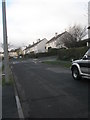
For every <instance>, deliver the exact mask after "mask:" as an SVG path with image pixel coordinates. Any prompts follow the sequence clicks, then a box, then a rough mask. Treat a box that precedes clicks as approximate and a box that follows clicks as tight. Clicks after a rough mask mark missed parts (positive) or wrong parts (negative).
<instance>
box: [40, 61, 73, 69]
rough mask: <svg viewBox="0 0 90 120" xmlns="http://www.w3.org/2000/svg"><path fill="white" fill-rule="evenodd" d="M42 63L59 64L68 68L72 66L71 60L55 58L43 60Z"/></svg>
mask: <svg viewBox="0 0 90 120" xmlns="http://www.w3.org/2000/svg"><path fill="white" fill-rule="evenodd" d="M42 63H45V64H49V65H58V66H62V67H66V68H70V66H71V62H70V61H62V60H55V61H43V62H42Z"/></svg>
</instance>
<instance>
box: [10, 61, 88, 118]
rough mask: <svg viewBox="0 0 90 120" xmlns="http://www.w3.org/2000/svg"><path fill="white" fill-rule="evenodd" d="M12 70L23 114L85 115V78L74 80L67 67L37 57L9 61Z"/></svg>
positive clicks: (86, 95) (76, 116)
mask: <svg viewBox="0 0 90 120" xmlns="http://www.w3.org/2000/svg"><path fill="white" fill-rule="evenodd" d="M12 71H13V74H14V77H15V83H16V87H17V90H18V94H19V97H20V101H21V105H22V109H23V112H24V116H25V117H28V118H87V117H88V80H84V79H83V80H80V81H75V80H73V78H72V76H71V71H70V70H69V69H66V68H61V67H60V66H59V67H57V66H51V65H46V64H44V63H41V60H39V59H29V60H27V61H21V62H20V61H15V62H12Z"/></svg>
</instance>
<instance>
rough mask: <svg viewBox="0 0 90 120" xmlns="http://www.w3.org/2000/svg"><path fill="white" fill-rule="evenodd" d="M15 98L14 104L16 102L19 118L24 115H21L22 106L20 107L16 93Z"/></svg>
mask: <svg viewBox="0 0 90 120" xmlns="http://www.w3.org/2000/svg"><path fill="white" fill-rule="evenodd" d="M15 98H16V104H17V109H18V114H19V118H24V115H23V111H22V107H21V104H20V100H19V97H18V96H17V95H16V96H15Z"/></svg>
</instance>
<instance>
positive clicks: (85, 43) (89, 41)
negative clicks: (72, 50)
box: [77, 38, 90, 47]
mask: <svg viewBox="0 0 90 120" xmlns="http://www.w3.org/2000/svg"><path fill="white" fill-rule="evenodd" d="M89 45H90V38H87V39H84V40H81V41H78V42H77V47H85V46H87V47H88V46H89Z"/></svg>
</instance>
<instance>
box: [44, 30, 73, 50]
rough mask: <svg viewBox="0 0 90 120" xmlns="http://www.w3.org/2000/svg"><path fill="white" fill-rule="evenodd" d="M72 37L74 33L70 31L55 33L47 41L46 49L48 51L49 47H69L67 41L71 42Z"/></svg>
mask: <svg viewBox="0 0 90 120" xmlns="http://www.w3.org/2000/svg"><path fill="white" fill-rule="evenodd" d="M70 39H72V35H71V34H70V33H68V32H67V31H65V32H63V33H61V34H59V35H58V34H57V33H55V36H54V37H53V38H51V39H50V40H49V41H48V42H47V43H46V51H48V49H49V48H57V49H58V48H66V49H67V48H68V47H67V46H66V45H65V41H67V42H69V41H70Z"/></svg>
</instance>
